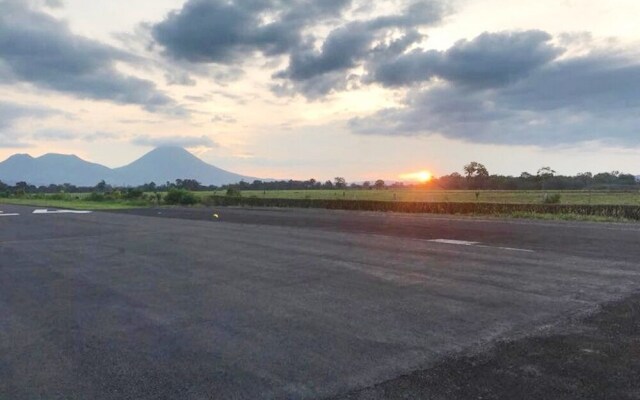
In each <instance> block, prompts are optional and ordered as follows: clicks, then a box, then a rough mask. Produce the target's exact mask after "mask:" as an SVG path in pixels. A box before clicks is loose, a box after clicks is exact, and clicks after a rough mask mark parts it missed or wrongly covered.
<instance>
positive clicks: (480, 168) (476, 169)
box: [463, 161, 489, 189]
mask: <svg viewBox="0 0 640 400" xmlns="http://www.w3.org/2000/svg"><path fill="white" fill-rule="evenodd" d="M463 170H464V173H465V174H466V175H467V182H468V186H469V188H470V189H477V188H481V187H483V186H484V183H485V181H486V180H487V178H489V171H487V167H485V166H484V165H483V164H480V163H479V162H476V161H471V162H470V163H469V164H467V165H465V166H464V168H463Z"/></svg>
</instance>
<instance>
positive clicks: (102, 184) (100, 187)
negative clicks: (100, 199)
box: [95, 179, 108, 193]
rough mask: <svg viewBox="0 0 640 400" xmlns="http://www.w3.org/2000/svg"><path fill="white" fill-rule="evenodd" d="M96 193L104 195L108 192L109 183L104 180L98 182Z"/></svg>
mask: <svg viewBox="0 0 640 400" xmlns="http://www.w3.org/2000/svg"><path fill="white" fill-rule="evenodd" d="M95 189H96V192H98V193H104V192H106V191H107V189H108V187H107V182H105V181H104V179H103V180H101V181H100V182H98V184H97V185H96V188H95Z"/></svg>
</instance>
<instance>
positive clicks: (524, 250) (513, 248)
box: [476, 244, 535, 253]
mask: <svg viewBox="0 0 640 400" xmlns="http://www.w3.org/2000/svg"><path fill="white" fill-rule="evenodd" d="M476 247H487V248H489V249H500V250H507V251H522V252H525V253H535V251H533V250H527V249H516V248H515V247H495V246H484V245H480V244H479V245H476Z"/></svg>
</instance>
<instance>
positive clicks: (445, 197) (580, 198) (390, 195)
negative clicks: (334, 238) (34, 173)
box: [0, 189, 640, 222]
mask: <svg viewBox="0 0 640 400" xmlns="http://www.w3.org/2000/svg"><path fill="white" fill-rule="evenodd" d="M476 193H479V194H478V196H476ZM545 193H546V194H547V195H553V194H559V195H560V204H571V205H588V204H592V205H629V206H639V207H640V191H627V192H624V191H618V192H614V191H551V190H550V191H544V192H543V191H516V190H514V191H502V190H500V191H491V190H484V191H477V192H476V191H472V190H422V189H398V190H394V189H385V190H353V189H346V190H276V191H266V192H263V191H261V190H260V191H259V190H253V191H251V190H247V191H243V192H242V198H244V199H251V198H253V197H255V198H258V199H260V198H265V199H312V200H362V201H366V200H369V201H371V200H373V201H402V202H445V203H447V202H448V203H475V202H480V203H494V204H542V203H543V200H544V196H545ZM195 194H196V196H197V197H198V198H200V199H201V200H202V201H203V203H204V204H207V201H206V200H205V199H206V198H207V197H209V196H212V195H216V196H225V194H226V191H222V190H220V191H216V192H211V191H209V192H196V193H195ZM88 195H89V194H88V193H79V194H75V193H74V194H72V195H71V194H69V195H66V197H65V198H63V199H60V198H59V195H32V196H29V195H27V196H26V197H12V198H0V204H3V203H4V204H17V205H30V206H36V207H50V208H67V209H77V210H118V209H127V208H137V207H148V206H153V205H156V203H155V201H149V200H148V198H155V197H154V196H146V197H147V200H105V201H89V200H88V199H87V197H88ZM147 195H149V194H147ZM494 216H496V217H511V218H527V219H549V220H570V221H598V222H623V221H624V220H623V219H622V218H616V217H606V216H596V215H581V214H569V213H564V214H544V213H535V212H511V213H507V214H502V213H499V214H495V215H494Z"/></svg>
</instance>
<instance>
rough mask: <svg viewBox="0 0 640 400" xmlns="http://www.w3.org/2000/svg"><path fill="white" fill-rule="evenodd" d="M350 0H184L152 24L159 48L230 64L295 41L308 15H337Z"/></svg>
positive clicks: (177, 55) (191, 58)
mask: <svg viewBox="0 0 640 400" xmlns="http://www.w3.org/2000/svg"><path fill="white" fill-rule="evenodd" d="M350 2H351V1H350V0H327V1H325V0H323V1H314V0H289V1H282V0H235V1H223V0H189V1H187V2H186V3H185V4H184V6H183V7H182V9H180V10H177V11H174V12H172V13H170V14H169V15H168V16H167V18H166V19H165V20H164V21H162V22H160V23H158V24H156V25H154V26H153V27H152V31H151V33H152V36H153V38H154V39H155V40H156V41H157V42H158V43H159V44H160V45H162V46H163V48H164V50H165V53H166V54H167V55H168V56H170V57H172V58H175V59H177V60H187V61H190V62H194V63H218V64H231V63H234V62H236V61H238V60H242V59H244V58H245V57H246V56H247V55H248V54H250V53H253V52H261V53H263V54H265V55H279V54H283V53H285V52H287V51H288V50H290V49H291V48H293V47H296V46H297V45H298V44H299V43H300V41H301V31H302V29H303V28H304V27H305V26H306V25H307V23H308V22H309V21H314V22H317V21H318V19H322V18H326V17H328V16H335V15H339V14H340V12H341V11H342V10H343V9H344V8H345V7H346V6H348V5H349V4H350Z"/></svg>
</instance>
